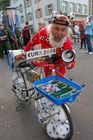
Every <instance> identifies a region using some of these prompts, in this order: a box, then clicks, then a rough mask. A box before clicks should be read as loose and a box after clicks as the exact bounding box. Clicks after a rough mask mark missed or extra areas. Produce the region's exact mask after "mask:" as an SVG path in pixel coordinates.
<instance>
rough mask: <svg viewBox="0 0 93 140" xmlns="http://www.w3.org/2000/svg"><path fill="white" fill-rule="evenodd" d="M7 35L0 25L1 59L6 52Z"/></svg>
mask: <svg viewBox="0 0 93 140" xmlns="http://www.w3.org/2000/svg"><path fill="white" fill-rule="evenodd" d="M7 36H8V33H7V30H6V29H5V27H4V25H3V24H0V57H1V59H3V57H4V54H5V55H7V50H8V47H9V46H8V43H7V42H8V37H7Z"/></svg>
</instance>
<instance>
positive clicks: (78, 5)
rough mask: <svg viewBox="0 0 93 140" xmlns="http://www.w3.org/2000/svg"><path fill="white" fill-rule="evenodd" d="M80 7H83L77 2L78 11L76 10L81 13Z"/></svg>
mask: <svg viewBox="0 0 93 140" xmlns="http://www.w3.org/2000/svg"><path fill="white" fill-rule="evenodd" d="M80 7H81V6H80V4H77V11H76V12H77V13H80Z"/></svg>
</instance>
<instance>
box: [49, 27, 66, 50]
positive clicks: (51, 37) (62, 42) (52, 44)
mask: <svg viewBox="0 0 93 140" xmlns="http://www.w3.org/2000/svg"><path fill="white" fill-rule="evenodd" d="M48 33H49V42H50V45H51V46H53V47H56V48H59V47H62V46H63V44H64V43H65V42H66V39H67V38H66V37H64V38H61V40H60V41H59V42H55V40H54V37H53V35H52V33H51V25H50V26H49V27H48Z"/></svg>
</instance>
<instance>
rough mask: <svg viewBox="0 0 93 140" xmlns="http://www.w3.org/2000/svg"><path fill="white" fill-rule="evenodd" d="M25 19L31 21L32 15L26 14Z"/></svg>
mask: <svg viewBox="0 0 93 140" xmlns="http://www.w3.org/2000/svg"><path fill="white" fill-rule="evenodd" d="M27 19H28V21H31V20H32V13H28V14H27Z"/></svg>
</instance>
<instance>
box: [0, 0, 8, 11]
mask: <svg viewBox="0 0 93 140" xmlns="http://www.w3.org/2000/svg"><path fill="white" fill-rule="evenodd" d="M9 1H10V0H0V10H5V8H6V7H7V6H9Z"/></svg>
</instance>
